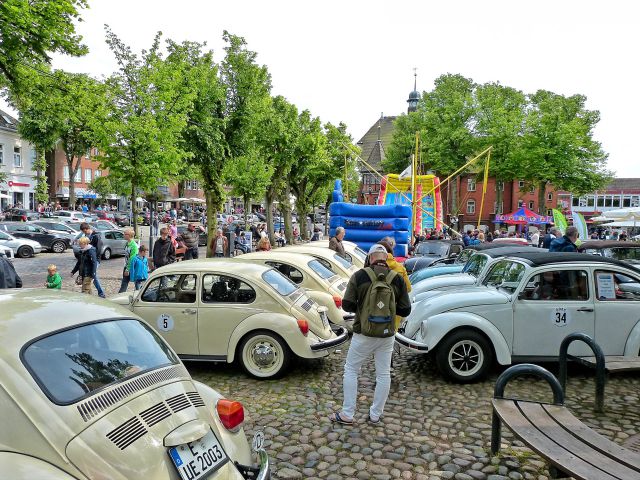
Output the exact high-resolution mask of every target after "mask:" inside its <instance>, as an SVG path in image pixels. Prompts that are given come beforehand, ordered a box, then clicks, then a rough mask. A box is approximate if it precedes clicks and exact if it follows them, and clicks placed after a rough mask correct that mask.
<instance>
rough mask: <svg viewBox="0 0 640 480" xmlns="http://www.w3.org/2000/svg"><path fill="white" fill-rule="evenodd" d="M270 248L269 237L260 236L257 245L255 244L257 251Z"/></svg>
mask: <svg viewBox="0 0 640 480" xmlns="http://www.w3.org/2000/svg"><path fill="white" fill-rule="evenodd" d="M269 250H271V242H270V241H269V237H267V236H266V235H265V236H264V237H260V240H258V245H257V246H256V251H257V252H268V251H269Z"/></svg>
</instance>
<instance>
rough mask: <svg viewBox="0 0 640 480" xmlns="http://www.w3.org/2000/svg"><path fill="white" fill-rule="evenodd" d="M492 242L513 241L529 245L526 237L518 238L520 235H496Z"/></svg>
mask: <svg viewBox="0 0 640 480" xmlns="http://www.w3.org/2000/svg"><path fill="white" fill-rule="evenodd" d="M493 242H495V243H503V244H504V243H515V244H518V245H530V243H529V240H527V239H526V238H520V237H504V238H502V237H498V238H494V239H493Z"/></svg>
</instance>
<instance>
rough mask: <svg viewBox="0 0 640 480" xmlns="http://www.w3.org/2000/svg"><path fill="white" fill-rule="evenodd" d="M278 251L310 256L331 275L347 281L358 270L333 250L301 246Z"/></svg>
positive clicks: (287, 247)
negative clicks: (336, 275)
mask: <svg viewBox="0 0 640 480" xmlns="http://www.w3.org/2000/svg"><path fill="white" fill-rule="evenodd" d="M278 251H280V252H294V253H304V254H306V255H311V256H312V257H315V258H317V259H318V260H319V261H320V263H322V264H323V265H324V266H325V267H326V268H328V269H329V270H331V271H332V272H333V273H336V274H338V275H340V276H341V277H342V278H345V279H347V280H349V279H350V278H351V275H353V274H354V273H356V272H357V271H358V270H359V269H358V267H356V266H355V265H353V264H352V263H351V262H349V260H346V259H344V258H342V257H341V256H340V255H338V254H337V253H336V252H334V251H333V250H329V248H321V247H310V246H309V244H302V245H290V246H286V247H282V248H279V249H278Z"/></svg>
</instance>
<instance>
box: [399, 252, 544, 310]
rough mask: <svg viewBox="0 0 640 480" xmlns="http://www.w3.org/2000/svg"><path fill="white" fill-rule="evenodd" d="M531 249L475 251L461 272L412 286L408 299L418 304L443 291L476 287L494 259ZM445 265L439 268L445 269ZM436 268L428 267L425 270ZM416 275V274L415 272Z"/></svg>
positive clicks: (443, 275)
mask: <svg viewBox="0 0 640 480" xmlns="http://www.w3.org/2000/svg"><path fill="white" fill-rule="evenodd" d="M531 251H532V249H531V247H516V246H513V247H502V248H490V249H484V250H476V251H475V253H474V254H473V255H471V257H470V258H469V260H467V263H465V265H464V267H463V268H462V271H461V272H460V273H449V274H444V273H443V274H442V275H438V276H433V277H431V278H427V279H424V280H422V281H420V282H418V283H416V284H415V285H413V286H412V289H411V292H410V293H409V298H411V301H412V302H414V303H417V302H420V301H422V300H424V299H426V298H430V297H432V296H434V295H436V294H437V293H439V292H441V291H443V290H449V289H453V288H461V287H466V286H468V285H477V284H479V282H480V281H481V280H482V279H484V276H485V275H486V273H487V271H488V270H489V267H490V265H492V264H493V261H495V260H496V259H499V258H502V257H506V256H512V255H517V254H519V253H521V252H524V253H527V252H531ZM447 266H449V267H450V266H451V265H446V266H442V267H440V268H445V267H447ZM432 268H438V267H429V268H427V269H426V270H430V269H432ZM416 273H418V272H416Z"/></svg>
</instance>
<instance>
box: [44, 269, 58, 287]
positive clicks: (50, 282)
mask: <svg viewBox="0 0 640 480" xmlns="http://www.w3.org/2000/svg"><path fill="white" fill-rule="evenodd" d="M47 273H48V275H47V281H46V282H44V286H45V287H46V288H53V289H56V290H60V289H61V288H62V277H61V276H60V274H59V273H58V267H56V266H55V265H54V264H53V263H52V264H51V265H49V266H48V267H47Z"/></svg>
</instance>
